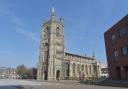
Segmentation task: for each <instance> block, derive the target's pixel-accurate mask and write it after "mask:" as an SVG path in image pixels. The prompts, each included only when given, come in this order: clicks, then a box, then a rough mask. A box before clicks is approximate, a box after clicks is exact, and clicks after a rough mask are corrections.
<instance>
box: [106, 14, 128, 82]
mask: <svg viewBox="0 0 128 89" xmlns="http://www.w3.org/2000/svg"><path fill="white" fill-rule="evenodd" d="M104 39H105V46H106V55H107V62H108V71H109V76H110V78H111V79H121V80H128V15H127V16H125V17H124V18H123V19H121V20H120V21H119V22H117V23H116V24H115V25H114V26H113V27H111V28H110V29H109V30H108V31H106V32H105V33H104Z"/></svg>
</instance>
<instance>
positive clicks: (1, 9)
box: [0, 4, 38, 42]
mask: <svg viewBox="0 0 128 89" xmlns="http://www.w3.org/2000/svg"><path fill="white" fill-rule="evenodd" d="M0 5H1V4H0ZM0 15H3V16H7V18H9V20H10V21H11V22H12V23H13V24H14V28H15V30H16V31H17V32H18V33H19V34H22V35H24V36H26V37H27V38H28V39H30V40H34V41H36V42H38V37H37V36H36V34H35V33H34V32H30V31H28V30H27V29H26V28H25V25H24V24H23V22H22V21H21V19H20V18H19V17H18V16H17V15H16V14H15V13H13V12H12V11H11V10H10V7H9V6H8V5H5V6H4V5H2V6H0Z"/></svg>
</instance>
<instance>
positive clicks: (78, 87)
mask: <svg viewBox="0 0 128 89" xmlns="http://www.w3.org/2000/svg"><path fill="white" fill-rule="evenodd" d="M0 89H126V88H120V87H108V86H98V85H86V84H80V83H78V82H76V81H68V80H67V81H60V82H57V81H55V82H54V81H50V82H45V81H43V82H41V81H36V80H31V81H30V80H13V79H0Z"/></svg>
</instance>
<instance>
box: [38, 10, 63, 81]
mask: <svg viewBox="0 0 128 89" xmlns="http://www.w3.org/2000/svg"><path fill="white" fill-rule="evenodd" d="M63 78H64V19H63V18H60V20H59V21H58V20H57V18H56V15H55V10H54V8H52V12H51V15H50V20H49V21H47V22H43V26H42V31H41V41H40V56H39V63H38V74H37V79H38V80H56V79H63Z"/></svg>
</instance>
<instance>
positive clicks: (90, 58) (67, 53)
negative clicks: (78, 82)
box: [65, 52, 95, 60]
mask: <svg viewBox="0 0 128 89" xmlns="http://www.w3.org/2000/svg"><path fill="white" fill-rule="evenodd" d="M65 55H72V56H77V57H82V58H86V59H89V60H95V59H94V58H92V57H87V56H84V55H79V54H73V53H69V52H65Z"/></svg>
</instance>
